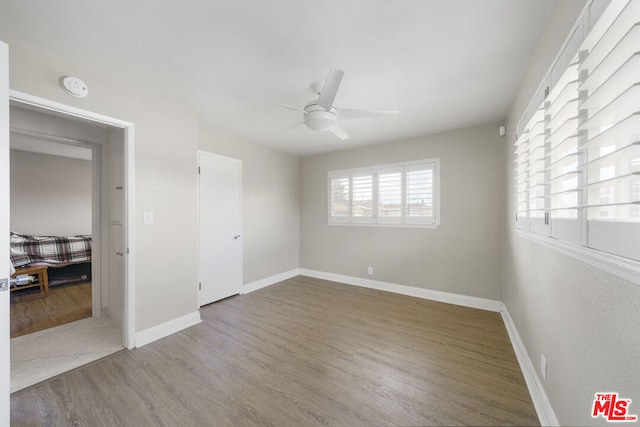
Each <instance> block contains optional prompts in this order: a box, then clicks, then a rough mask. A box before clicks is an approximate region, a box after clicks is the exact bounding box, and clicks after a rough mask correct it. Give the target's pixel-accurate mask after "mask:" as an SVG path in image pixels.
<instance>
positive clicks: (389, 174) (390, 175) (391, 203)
mask: <svg viewBox="0 0 640 427" xmlns="http://www.w3.org/2000/svg"><path fill="white" fill-rule="evenodd" d="M378 220H379V221H380V222H386V223H400V222H401V221H402V169H401V168H398V169H395V168H394V169H383V170H381V171H379V172H378Z"/></svg>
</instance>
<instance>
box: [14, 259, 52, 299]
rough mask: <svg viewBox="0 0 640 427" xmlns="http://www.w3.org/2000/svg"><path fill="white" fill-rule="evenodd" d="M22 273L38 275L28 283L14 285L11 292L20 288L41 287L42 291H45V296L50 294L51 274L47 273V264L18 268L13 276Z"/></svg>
mask: <svg viewBox="0 0 640 427" xmlns="http://www.w3.org/2000/svg"><path fill="white" fill-rule="evenodd" d="M22 274H27V275H29V276H36V280H35V281H34V282H32V283H29V284H27V285H22V286H19V285H18V286H14V287H12V288H11V292H13V291H17V290H20V289H28V288H35V287H39V288H40V292H44V295H45V296H49V275H48V274H47V267H46V266H33V267H22V268H16V272H15V273H14V274H13V275H12V276H11V277H17V276H20V275H22Z"/></svg>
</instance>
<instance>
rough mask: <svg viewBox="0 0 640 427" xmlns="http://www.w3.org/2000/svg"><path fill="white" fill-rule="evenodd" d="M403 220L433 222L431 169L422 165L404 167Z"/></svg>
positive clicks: (423, 222)
mask: <svg viewBox="0 0 640 427" xmlns="http://www.w3.org/2000/svg"><path fill="white" fill-rule="evenodd" d="M405 181H406V183H405V185H406V192H405V193H406V195H405V207H406V209H405V221H406V222H408V223H422V224H426V223H432V222H433V184H434V183H433V169H431V168H426V167H424V166H415V167H406V168H405Z"/></svg>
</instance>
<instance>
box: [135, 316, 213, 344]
mask: <svg viewBox="0 0 640 427" xmlns="http://www.w3.org/2000/svg"><path fill="white" fill-rule="evenodd" d="M200 322H202V320H201V319H200V312H199V311H194V312H193V313H189V314H185V315H184V316H180V317H177V318H175V319H173V320H169V321H168V322H164V323H161V324H159V325H156V326H152V327H151V328H148V329H145V330H144V331H140V332H138V333H136V336H135V340H136V345H135V346H136V347H142V346H143V345H147V344H149V343H151V342H153V341H156V340H159V339H160V338H164V337H167V336H169V335H171V334H175V333H176V332H180V331H181V330H183V329H186V328H188V327H190V326H193V325H197V324H198V323H200Z"/></svg>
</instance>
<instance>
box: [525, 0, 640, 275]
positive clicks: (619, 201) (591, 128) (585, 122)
mask: <svg viewBox="0 0 640 427" xmlns="http://www.w3.org/2000/svg"><path fill="white" fill-rule="evenodd" d="M639 22H640V1H633V0H630V1H621V2H611V3H610V5H609V6H608V7H607V8H606V9H605V10H604V11H603V12H602V16H601V18H600V19H599V20H598V21H597V22H596V23H595V24H594V26H593V28H592V29H591V31H590V33H589V34H588V35H586V36H585V37H584V38H583V39H582V40H578V42H581V44H580V45H579V47H577V45H578V42H576V39H577V38H578V35H577V34H578V31H577V30H576V31H575V32H574V34H572V39H570V40H569V41H568V42H567V45H566V46H573V45H576V49H573V51H572V50H571V49H568V48H567V47H565V50H564V51H563V52H562V53H561V55H560V58H559V59H558V61H557V64H558V63H562V64H563V65H562V67H563V69H562V70H558V66H557V64H556V66H555V67H553V68H552V76H551V77H550V78H551V79H553V80H555V81H554V82H553V83H554V85H553V89H552V90H551V91H549V90H548V89H547V90H545V95H546V97H545V100H544V102H542V103H541V104H538V107H537V108H536V109H535V110H534V109H533V108H531V109H530V110H529V111H533V112H529V113H527V114H525V116H524V118H523V120H522V122H525V120H526V124H524V125H521V126H519V131H518V133H519V134H520V135H519V137H518V138H517V141H516V144H515V179H514V184H515V195H516V196H515V205H516V206H515V208H516V212H517V216H516V224H517V228H518V229H520V230H522V231H523V232H526V233H527V234H535V235H539V236H543V237H546V238H549V241H552V242H567V243H570V244H574V245H576V246H579V247H583V248H589V249H592V250H596V251H598V252H597V253H598V254H610V255H613V256H616V257H622V258H624V259H627V260H630V261H631V264H629V263H626V264H625V265H631V266H632V268H634V269H636V270H638V267H639V266H640V264H638V263H637V261H640V237H639V236H640V133H639V132H638V129H640V23H639ZM576 50H577V53H576ZM563 57H565V58H570V59H563ZM565 64H566V65H565ZM549 86H551V85H549ZM534 105H535V104H534ZM534 108H535V107H534ZM541 128H542V132H540V129H541ZM598 256H601V255H598ZM612 262H614V263H615V262H619V261H612ZM623 263H624V261H623Z"/></svg>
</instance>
